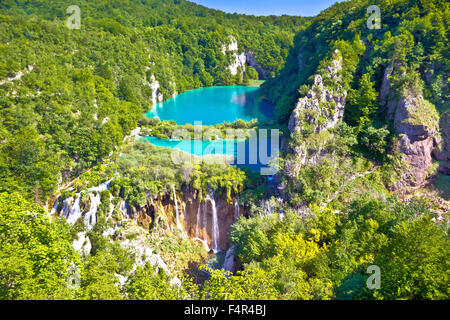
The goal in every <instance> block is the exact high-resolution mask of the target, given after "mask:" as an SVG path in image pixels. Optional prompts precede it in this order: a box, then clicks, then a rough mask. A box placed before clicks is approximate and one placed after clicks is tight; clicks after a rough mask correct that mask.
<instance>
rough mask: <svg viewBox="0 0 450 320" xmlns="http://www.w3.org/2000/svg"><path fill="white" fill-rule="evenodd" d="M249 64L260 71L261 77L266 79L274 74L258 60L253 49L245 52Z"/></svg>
mask: <svg viewBox="0 0 450 320" xmlns="http://www.w3.org/2000/svg"><path fill="white" fill-rule="evenodd" d="M244 54H245V57H246V62H247V65H249V66H250V67H252V68H254V69H255V70H256V71H257V72H258V76H259V79H261V80H264V79H267V78H270V77H271V76H272V74H271V72H270V70H267V69H264V68H263V67H261V66H260V65H259V63H258V62H257V61H256V56H255V55H254V54H253V52H251V51H247V52H244Z"/></svg>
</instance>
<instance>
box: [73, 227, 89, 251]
mask: <svg viewBox="0 0 450 320" xmlns="http://www.w3.org/2000/svg"><path fill="white" fill-rule="evenodd" d="M72 246H73V248H74V249H75V250H76V251H78V252H79V253H80V254H84V255H88V254H89V253H90V252H91V249H92V245H91V241H90V240H89V237H87V236H86V233H85V232H79V233H78V240H74V242H73V244H72Z"/></svg>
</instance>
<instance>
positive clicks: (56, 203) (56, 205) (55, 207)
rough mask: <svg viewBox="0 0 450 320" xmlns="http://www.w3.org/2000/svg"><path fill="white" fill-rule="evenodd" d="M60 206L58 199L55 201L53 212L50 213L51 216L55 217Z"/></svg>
mask: <svg viewBox="0 0 450 320" xmlns="http://www.w3.org/2000/svg"><path fill="white" fill-rule="evenodd" d="M58 204H59V197H58V198H56V201H55V204H54V205H53V208H52V211H50V215H51V216H52V215H54V214H55V212H56V210H57V209H58ZM46 207H47V206H46Z"/></svg>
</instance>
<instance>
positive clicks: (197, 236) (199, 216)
mask: <svg viewBox="0 0 450 320" xmlns="http://www.w3.org/2000/svg"><path fill="white" fill-rule="evenodd" d="M204 205H205V203H203V206H204ZM201 206H202V203H201V202H199V203H198V210H197V226H196V227H197V230H196V232H195V238H194V240H197V241H200V242H201V243H203V246H204V247H205V250H206V252H209V251H211V249H210V248H209V246H208V240H207V239H201V238H200V228H201V226H200V221H201V220H202V218H203V221H202V226H203V227H204V228H205V230H208V229H207V227H206V222H207V221H206V214H205V212H206V210H205V208H203V210H202V208H201Z"/></svg>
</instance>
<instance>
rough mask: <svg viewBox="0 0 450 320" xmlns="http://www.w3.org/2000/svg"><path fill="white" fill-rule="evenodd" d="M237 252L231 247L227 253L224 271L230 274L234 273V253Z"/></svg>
mask: <svg viewBox="0 0 450 320" xmlns="http://www.w3.org/2000/svg"><path fill="white" fill-rule="evenodd" d="M235 250H236V247H235V246H231V247H230V248H229V249H228V250H227V253H226V254H225V259H224V261H223V266H222V269H224V270H225V271H228V272H233V269H234V251H235Z"/></svg>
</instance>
